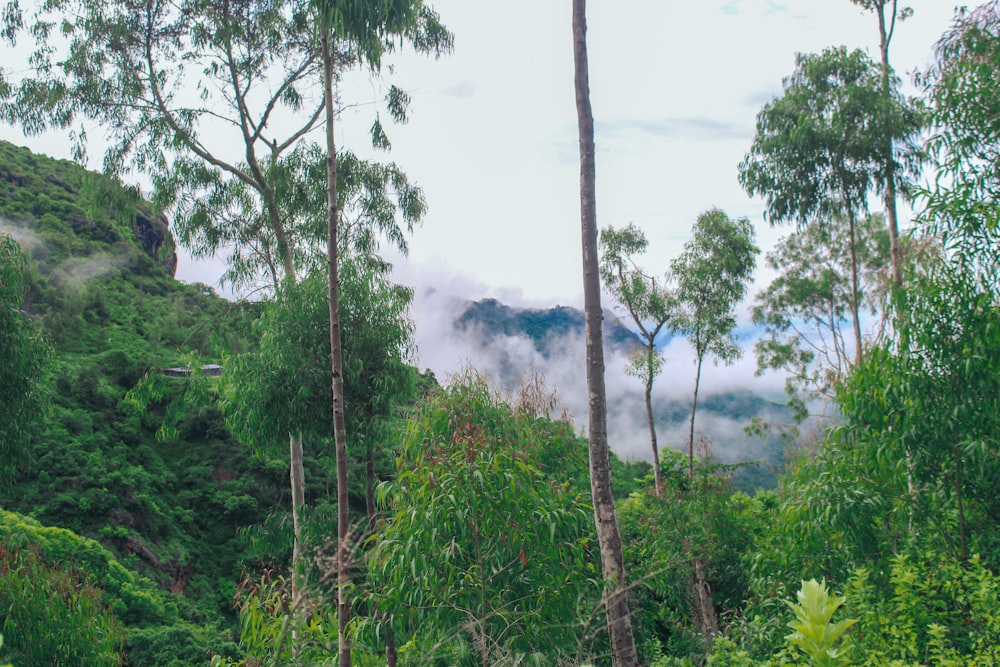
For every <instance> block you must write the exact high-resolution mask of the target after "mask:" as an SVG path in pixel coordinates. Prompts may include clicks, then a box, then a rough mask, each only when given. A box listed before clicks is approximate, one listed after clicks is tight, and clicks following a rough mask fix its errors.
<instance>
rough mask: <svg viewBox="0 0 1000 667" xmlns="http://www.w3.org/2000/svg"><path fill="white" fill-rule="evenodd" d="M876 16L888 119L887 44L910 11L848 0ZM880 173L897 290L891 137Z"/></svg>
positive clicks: (899, 270) (891, 0) (885, 1)
mask: <svg viewBox="0 0 1000 667" xmlns="http://www.w3.org/2000/svg"><path fill="white" fill-rule="evenodd" d="M851 2H853V3H854V4H856V5H858V6H860V7H863V8H864V9H866V10H867V11H870V12H872V13H873V14H875V16H876V18H877V19H878V36H879V54H880V55H881V58H882V63H881V64H882V108H881V109H880V111H881V113H884V114H886V115H887V116H888V115H889V114H891V113H892V101H893V94H894V86H895V85H898V84H897V80H896V79H895V78H894V77H893V74H892V67H891V66H890V65H889V44H890V42H892V37H893V35H894V34H896V23H897V22H898V21H903V20H905V19H907V18H909V17H910V16H911V15H912V14H913V9H911V8H909V7H900V6H899V0H851ZM882 151H883V154H884V158H883V174H882V183H883V185H882V195H883V198H884V201H885V218H886V223H887V225H888V230H889V244H890V247H891V257H892V280H893V283H894V284H895V285H896V287H901V286H902V284H903V267H902V264H903V249H902V247H901V246H900V241H899V220H898V215H897V211H896V190H897V187H896V186H897V183H896V181H897V174H896V172H897V165H896V158H895V151H896V147H895V146H894V145H893V141H892V137H890V136H884V137H882Z"/></svg>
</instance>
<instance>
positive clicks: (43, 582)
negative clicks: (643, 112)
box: [0, 0, 1000, 667]
mask: <svg viewBox="0 0 1000 667" xmlns="http://www.w3.org/2000/svg"><path fill="white" fill-rule="evenodd" d="M838 1H839V2H844V3H849V2H850V3H853V4H854V5H856V6H857V8H858V9H859V10H861V11H864V12H865V14H866V16H867V17H868V18H869V19H870V22H871V25H872V30H874V31H877V34H878V35H879V37H880V41H879V52H878V55H877V57H875V58H873V57H871V56H870V55H869V54H867V53H866V52H864V51H862V50H851V49H848V48H846V47H840V46H830V47H829V48H826V49H824V50H822V51H821V52H819V53H800V54H798V55H797V56H796V58H795V66H794V70H793V71H792V72H790V73H789V74H788V76H787V77H786V78H785V79H784V80H783V81H782V92H781V93H780V94H778V95H776V96H774V97H773V98H772V99H771V100H770V101H768V102H766V103H764V104H763V106H762V107H761V108H760V110H759V112H758V114H757V117H756V126H755V127H756V131H755V136H754V139H753V141H752V143H751V144H750V145H749V146H747V148H746V154H745V157H744V159H743V160H742V161H741V162H740V163H739V165H738V174H739V183H740V185H741V186H742V187H743V189H744V190H745V191H746V193H747V194H748V195H750V196H753V197H758V198H759V199H761V200H762V201H763V202H764V204H765V208H766V214H765V221H766V224H769V225H771V226H780V227H783V228H786V229H787V234H786V235H785V236H783V237H782V239H781V241H780V242H779V243H778V244H777V245H776V246H775V247H774V248H773V249H770V250H768V251H767V252H766V253H764V255H763V257H762V258H761V260H762V263H763V264H764V265H765V266H766V267H767V268H768V269H769V270H770V272H771V273H772V274H773V275H774V278H773V280H771V282H770V283H769V284H768V285H767V286H766V288H765V289H764V290H763V291H761V292H760V293H758V294H756V295H754V294H751V293H750V289H751V285H752V282H751V281H752V278H753V275H754V272H755V269H756V267H757V264H758V257H759V256H760V254H761V250H760V248H758V246H757V238H756V231H755V228H754V225H753V223H751V221H750V220H748V219H747V218H745V217H731V216H730V215H729V214H727V213H726V212H725V211H722V210H720V209H718V208H710V209H707V210H706V211H704V212H703V213H702V214H701V215H700V216H698V218H697V220H696V221H695V222H694V224H693V226H692V227H691V229H690V234H689V238H688V240H687V242H686V243H685V244H684V246H683V250H682V252H680V253H679V254H678V255H677V256H676V257H675V258H674V259H673V260H672V261H671V262H670V263H669V267H667V270H666V271H665V272H662V273H658V272H656V271H654V270H650V269H648V268H647V267H646V266H644V265H643V261H644V253H645V252H646V250H647V248H648V246H649V241H648V239H647V232H648V230H644V229H643V228H641V227H640V226H637V225H634V224H626V225H622V223H621V221H613V222H614V224H607V223H605V225H604V226H603V227H599V226H598V221H597V215H596V206H595V181H596V178H597V176H598V175H597V172H596V169H595V163H594V154H595V147H594V146H595V143H594V141H595V140H594V135H595V119H594V114H593V109H592V107H591V102H590V88H589V86H590V83H589V60H588V51H587V23H586V16H587V14H586V3H585V0H572V3H571V4H572V25H571V26H570V25H567V26H566V28H567V31H568V30H570V28H572V34H573V53H572V55H573V63H574V75H575V77H574V81H573V83H574V91H575V104H576V112H577V120H578V133H579V166H580V198H579V200H578V201H572V202H567V206H570V205H572V206H578V207H579V211H580V234H581V236H580V240H581V241H582V261H583V268H584V271H583V274H582V275H583V285H582V288H583V294H584V310H583V312H582V313H580V312H579V311H576V310H573V309H570V308H557V309H553V310H552V311H549V312H548V313H543V312H541V311H521V312H517V313H515V312H513V311H511V310H510V309H507V308H506V307H505V306H503V305H502V304H500V303H499V302H496V301H483V302H480V303H478V304H474V305H473V306H471V307H470V308H469V309H468V310H467V311H466V314H465V315H464V316H463V318H465V320H467V321H460V322H456V323H455V326H458V327H461V326H467V325H469V322H470V321H471V320H472V319H473V318H476V317H478V318H485V319H486V320H488V321H489V322H492V325H491V328H492V329H493V330H494V331H495V333H496V334H497V335H500V334H503V333H506V332H507V329H508V328H510V330H514V328H516V329H517V330H518V331H521V332H522V333H524V334H525V335H526V336H528V337H529V338H530V339H532V340H534V341H535V342H539V341H543V340H544V339H545V335H546V329H547V328H551V327H565V326H582V327H583V328H584V331H585V337H586V350H585V353H584V352H583V351H582V350H581V355H580V358H579V360H578V363H579V365H580V367H581V368H585V369H586V384H587V387H586V390H587V396H588V401H589V403H588V406H589V414H588V415H587V419H586V423H585V424H584V423H574V422H572V421H571V420H570V419H569V417H568V416H567V415H566V414H565V413H562V412H561V411H560V408H559V405H558V402H557V400H556V397H555V394H554V393H553V391H552V390H551V389H550V388H549V387H547V385H546V382H545V378H544V377H541V376H540V375H538V374H530V373H529V374H525V375H524V376H522V377H520V378H519V379H518V380H517V381H516V382H513V381H512V382H507V383H496V382H495V381H494V380H493V379H491V378H488V377H487V376H486V375H484V374H483V373H481V372H479V371H477V370H476V369H475V368H473V367H468V368H466V370H465V371H463V372H462V373H460V374H457V375H455V376H453V377H450V378H447V379H439V378H437V377H435V376H434V375H433V373H430V372H427V371H423V372H422V371H420V370H419V369H418V368H417V367H415V365H414V362H413V360H414V355H413V346H414V323H413V319H412V317H411V312H410V308H411V305H412V302H413V298H414V294H413V291H412V289H411V288H410V287H408V286H406V285H401V284H396V283H394V282H393V280H392V274H391V270H392V266H391V263H390V261H389V260H388V259H387V257H388V256H389V253H390V252H392V253H394V254H397V255H403V256H405V254H406V252H407V248H408V242H409V239H410V238H411V234H412V233H413V231H414V228H415V227H416V226H417V225H419V223H420V222H421V220H422V219H423V218H424V216H425V215H426V212H427V206H428V203H427V200H426V198H425V195H424V192H423V191H422V189H421V188H420V187H419V186H418V185H416V184H415V183H414V182H412V181H411V180H410V179H409V177H408V176H407V174H406V173H405V172H404V171H403V170H402V169H401V168H400V167H399V166H398V165H396V164H395V163H392V162H383V161H378V160H374V159H368V158H366V157H364V156H363V155H362V154H361V153H360V152H352V150H351V149H350V147H344V146H338V145H337V142H336V139H337V137H338V136H339V135H338V134H337V133H336V131H335V125H336V123H337V122H338V118H339V116H338V114H337V110H338V108H340V106H341V105H343V104H344V103H345V101H344V100H342V99H340V98H339V96H338V95H337V94H336V91H337V82H338V81H339V80H340V79H341V77H342V76H344V74H345V73H346V72H349V71H361V72H364V73H365V74H366V76H370V77H372V78H373V79H376V78H378V79H382V78H386V79H389V78H391V75H392V69H393V68H392V67H391V66H388V65H386V60H387V58H388V56H389V54H391V53H393V52H395V51H398V50H404V49H405V50H413V51H415V52H416V53H418V54H422V55H426V56H428V57H430V58H447V57H448V56H449V54H450V53H451V51H452V49H453V47H454V39H455V36H454V35H453V34H452V33H451V32H450V30H449V29H448V27H447V25H446V21H447V18H448V17H446V16H444V17H442V16H439V15H438V13H437V12H436V11H435V10H434V9H433V8H432V7H431V6H429V5H427V4H424V3H423V2H422V1H421V0H343V1H332V2H331V1H328V0H319V1H314V0H253V1H250V2H233V1H232V0H218V1H217V2H212V3H202V2H192V1H191V0H180V1H179V2H175V3H163V2H160V0H128V1H127V2H126V1H124V0H101V1H100V2H98V1H97V0H59V1H58V2H47V3H38V4H34V5H32V6H31V7H30V8H27V9H22V8H21V7H20V6H19V5H18V3H16V2H15V3H11V4H8V5H7V6H6V7H5V9H4V11H3V13H2V23H3V31H2V33H3V34H2V37H0V39H3V40H5V41H6V42H7V43H8V44H9V45H10V46H12V47H17V48H18V49H21V50H23V52H25V53H30V57H29V63H30V67H28V68H27V69H23V70H14V69H8V68H0V119H2V120H3V122H5V123H7V124H10V125H13V126H16V127H18V128H20V129H21V130H22V131H24V132H25V133H26V134H27V135H38V134H41V133H44V132H51V131H61V132H64V133H65V134H66V135H67V136H68V137H69V140H70V142H71V143H72V145H73V148H74V156H75V158H76V159H77V160H78V161H83V160H84V159H85V157H86V153H87V149H88V146H89V145H90V144H89V143H88V139H87V132H86V131H85V128H86V127H91V128H99V129H100V131H101V134H102V135H103V136H104V137H105V139H106V146H105V147H104V151H105V152H104V153H103V155H102V157H103V167H104V168H103V172H102V173H96V172H93V171H88V170H86V169H84V168H83V167H81V166H80V165H79V164H78V163H77V162H74V161H65V160H57V159H54V158H50V157H47V156H44V155H40V154H36V153H32V152H31V151H29V150H28V149H27V148H19V147H16V146H14V145H12V144H9V143H6V142H0V538H2V539H0V665H3V666H4V667H7V666H8V665H11V666H13V667H27V666H35V665H67V666H75V665H81V666H91V665H95V666H105V665H106V666H109V667H111V666H117V667H122V666H128V667H147V666H151V667H160V666H163V667H181V666H189V665H203V666H204V667H263V666H264V665H269V666H270V665H275V666H277V665H282V666H284V665H289V666H294V665H302V666H306V665H334V664H335V665H338V667H350V665H352V664H355V665H362V666H371V667H381V666H385V667H397V666H406V665H438V666H441V667H445V666H451V665H455V666H463V667H465V666H470V667H471V666H473V665H482V666H483V667H488V666H491V665H510V666H513V665H539V666H541V665H553V666H563V665H566V666H568V665H574V666H583V665H594V666H596V665H608V666H614V667H632V666H634V665H649V666H650V667H654V666H655V667H681V666H701V665H714V666H718V667H744V666H746V667H749V666H751V665H753V666H764V667H767V666H774V667H777V666H779V665H789V666H792V665H802V666H806V665H808V666H812V667H847V666H859V667H862V666H864V667H916V666H918V665H940V666H970V667H971V666H986V665H998V664H1000V569H998V568H1000V496H998V494H997V489H1000V303H998V301H1000V299H998V296H1000V230H998V222H1000V199H998V196H1000V169H998V165H1000V111H998V110H1000V1H998V0H990V1H988V2H985V3H982V4H980V5H979V6H977V7H973V8H957V9H956V10H955V14H954V18H953V21H952V23H951V24H950V26H949V27H948V29H947V30H946V31H945V32H944V33H943V34H942V35H941V36H940V39H939V41H938V42H937V43H936V44H935V45H934V50H933V60H932V61H931V64H929V65H928V66H927V67H926V68H924V69H922V70H920V71H918V72H916V73H914V74H912V77H913V83H914V84H915V86H916V88H917V90H919V94H918V95H916V96H908V95H905V94H904V93H903V92H902V91H903V82H902V79H901V76H900V74H898V73H897V72H896V71H895V70H894V68H893V66H892V54H893V52H892V43H893V37H894V35H895V34H896V30H897V29H903V28H901V26H905V20H906V19H907V18H908V17H909V15H910V14H911V11H912V10H910V9H909V8H907V7H903V6H900V5H899V4H898V3H897V1H896V0H838ZM387 90H388V92H387V94H386V96H385V99H384V100H383V102H384V106H382V107H380V110H379V111H377V112H376V111H373V112H372V115H373V116H374V121H373V122H372V125H371V130H370V140H371V143H372V145H373V146H374V147H375V148H377V149H379V150H381V151H384V152H388V151H390V150H391V142H390V136H391V133H392V127H393V123H403V122H406V121H407V119H408V118H409V114H410V112H411V106H412V105H413V104H416V102H415V101H414V100H412V99H411V96H410V95H409V94H408V93H407V92H406V91H405V90H403V89H401V88H398V87H396V86H394V85H389V86H388V88H387ZM569 104H570V101H569V100H567V105H569ZM383 118H384V119H385V121H386V122H385V124H383ZM390 121H391V122H390ZM226 133H229V134H230V139H231V141H232V142H233V143H230V144H229V148H228V149H227V150H228V152H226V151H224V150H223V146H225V145H226V144H220V143H217V142H216V141H215V140H216V139H217V138H218V137H219V136H221V135H223V134H226ZM317 138H321V142H319V141H317ZM234 145H235V146H236V149H235V150H233V149H232V146H234ZM135 174H142V175H143V176H144V177H145V178H146V179H148V182H149V183H150V184H151V185H152V189H151V190H150V191H148V192H145V191H141V190H140V189H139V187H138V186H135V185H130V184H129V183H130V182H131V181H130V177H131V176H134V175H135ZM437 196H441V197H446V196H447V193H440V194H438V195H437ZM910 210H912V212H913V219H912V221H909V222H904V221H902V219H903V218H905V217H906V214H904V213H903V211H910ZM615 225H619V226H617V227H616V226H615ZM568 241H572V242H573V243H576V241H577V239H569V240H568ZM178 246H183V247H185V248H187V249H188V250H189V251H190V252H191V253H192V254H194V255H195V256H199V257H208V256H220V257H225V259H226V274H225V276H224V280H225V281H226V282H227V283H228V284H230V285H235V286H239V287H241V288H243V289H245V290H247V291H248V292H251V293H253V295H254V298H252V299H246V300H239V301H229V300H226V299H223V298H221V297H220V296H219V295H218V294H217V293H216V292H215V290H214V289H213V288H212V287H209V286H206V285H203V284H184V283H181V282H179V281H177V280H176V279H175V278H174V274H175V270H176V267H177V253H176V250H177V247H178ZM602 301H603V303H604V304H605V305H604V306H602ZM745 303H751V306H750V312H751V317H752V325H753V327H754V329H755V331H756V332H757V333H758V334H759V335H758V337H757V342H756V344H755V345H754V349H753V350H752V353H753V354H754V356H755V359H756V363H757V366H758V368H759V369H760V371H761V372H779V373H781V374H782V376H783V377H784V378H785V399H786V400H787V410H785V411H783V412H780V413H777V412H775V411H769V412H768V413H767V414H763V413H762V414H759V415H758V416H757V417H756V418H754V419H753V420H752V421H750V422H749V423H748V424H747V437H772V438H781V439H783V441H784V442H785V443H786V444H787V448H786V453H785V460H784V461H783V465H782V468H781V469H780V470H779V471H777V483H776V485H773V486H771V485H759V486H757V488H750V489H747V488H744V489H743V490H740V489H739V488H737V486H736V485H734V483H733V480H734V477H735V476H736V475H737V474H739V470H738V469H739V468H740V467H741V466H740V465H734V464H730V463H725V462H722V461H719V460H716V459H714V458H713V457H712V456H711V453H710V452H711V449H710V447H709V446H708V443H705V442H701V441H699V438H697V437H696V433H697V430H696V423H697V420H698V419H699V417H701V418H702V419H704V415H705V411H706V410H705V408H706V405H705V404H706V402H707V401H706V400H705V397H703V396H700V392H702V391H703V388H702V387H701V382H702V379H703V376H702V369H703V364H704V362H709V363H715V364H721V365H723V366H725V365H727V364H731V363H734V362H735V360H736V359H737V358H738V357H740V356H741V355H742V354H743V353H744V350H743V349H742V348H743V342H744V341H743V339H742V338H741V337H740V336H739V335H738V331H737V329H738V325H739V324H740V322H739V321H738V319H739V312H740V311H739V310H738V309H739V308H740V306H741V304H745ZM604 308H614V309H615V312H616V313H617V314H618V315H619V316H620V322H621V324H624V325H625V326H626V327H627V329H628V331H625V330H624V329H623V328H622V326H621V324H619V325H618V326H616V327H611V328H608V327H605V326H602V320H604V318H605V315H604ZM668 337H673V338H683V339H685V340H686V341H687V342H688V343H689V344H690V347H691V349H692V350H693V353H694V361H695V365H696V374H695V379H694V383H693V386H692V387H691V388H690V390H691V393H690V397H691V400H690V413H689V414H687V410H685V413H686V415H685V418H686V419H688V420H689V421H688V424H689V428H688V430H687V438H686V441H685V442H683V443H680V445H679V447H678V448H677V449H675V448H673V447H671V446H669V444H668V443H663V442H661V441H660V440H658V432H657V415H656V412H657V408H656V405H655V402H654V399H653V395H654V387H655V385H656V383H657V382H658V381H659V382H662V381H664V379H665V376H666V377H669V376H670V373H671V369H669V368H668V367H667V363H666V360H665V358H664V356H663V354H662V347H663V342H664V340H665V338H668ZM616 346H617V347H619V348H620V347H621V346H625V347H626V348H627V349H628V350H629V366H628V373H629V375H631V376H633V378H634V381H635V384H636V386H641V387H642V388H643V389H644V391H643V394H642V396H643V397H644V399H645V400H644V406H643V408H644V409H643V411H642V413H643V414H645V415H646V418H647V423H646V424H644V427H645V426H648V431H647V432H648V442H649V449H648V450H647V452H648V454H649V458H650V459H651V461H652V464H649V463H645V462H642V461H640V462H628V461H623V460H622V459H620V458H619V457H618V456H616V455H615V454H614V452H613V451H612V450H613V449H614V446H615V443H614V442H610V441H609V424H608V420H609V414H610V413H609V410H608V405H609V402H610V403H612V404H613V402H614V400H615V398H614V397H613V396H609V395H608V394H607V392H606V385H605V356H604V355H605V352H606V350H610V349H613V348H615V347H616ZM220 368H221V371H220V372H217V371H218V370H219V369H220ZM637 395H638V394H637ZM731 400H732V401H733V403H734V405H733V406H732V408H731V409H732V410H733V411H734V412H743V411H745V410H747V409H748V408H747V406H748V405H750V406H752V405H755V404H754V403H753V401H751V400H749V399H743V398H741V397H740V396H738V395H736V396H735V397H733V398H732V399H731ZM741 401H742V402H743V403H744V404H740V402H741ZM716 402H718V401H716ZM775 414H781V415H785V416H786V417H787V418H782V419H780V420H778V419H775V418H774V416H775Z"/></svg>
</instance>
